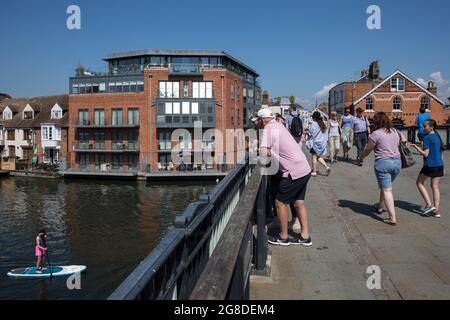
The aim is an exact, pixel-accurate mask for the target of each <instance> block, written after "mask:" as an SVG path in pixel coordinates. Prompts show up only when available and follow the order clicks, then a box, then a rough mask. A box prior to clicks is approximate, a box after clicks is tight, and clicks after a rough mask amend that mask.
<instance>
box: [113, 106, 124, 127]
mask: <svg viewBox="0 0 450 320" xmlns="http://www.w3.org/2000/svg"><path fill="white" fill-rule="evenodd" d="M111 124H112V125H113V126H121V125H122V109H119V108H115V109H112V121H111Z"/></svg>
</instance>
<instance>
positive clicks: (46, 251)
mask: <svg viewBox="0 0 450 320" xmlns="http://www.w3.org/2000/svg"><path fill="white" fill-rule="evenodd" d="M43 242H44V247H45V248H47V243H46V241H45V239H44V240H43ZM45 256H46V258H47V265H48V267H49V269H50V280H51V279H53V272H52V266H51V265H50V258H49V257H48V248H47V250H45Z"/></svg>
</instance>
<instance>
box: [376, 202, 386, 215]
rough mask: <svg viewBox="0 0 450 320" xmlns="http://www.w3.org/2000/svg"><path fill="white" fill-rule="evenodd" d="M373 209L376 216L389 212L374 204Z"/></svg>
mask: <svg viewBox="0 0 450 320" xmlns="http://www.w3.org/2000/svg"><path fill="white" fill-rule="evenodd" d="M373 209H374V210H375V213H376V214H383V212H387V210H385V209H380V208H379V207H378V206H377V204H374V205H373Z"/></svg>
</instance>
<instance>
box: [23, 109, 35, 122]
mask: <svg viewBox="0 0 450 320" xmlns="http://www.w3.org/2000/svg"><path fill="white" fill-rule="evenodd" d="M23 119H24V120H31V119H33V111H24V112H23Z"/></svg>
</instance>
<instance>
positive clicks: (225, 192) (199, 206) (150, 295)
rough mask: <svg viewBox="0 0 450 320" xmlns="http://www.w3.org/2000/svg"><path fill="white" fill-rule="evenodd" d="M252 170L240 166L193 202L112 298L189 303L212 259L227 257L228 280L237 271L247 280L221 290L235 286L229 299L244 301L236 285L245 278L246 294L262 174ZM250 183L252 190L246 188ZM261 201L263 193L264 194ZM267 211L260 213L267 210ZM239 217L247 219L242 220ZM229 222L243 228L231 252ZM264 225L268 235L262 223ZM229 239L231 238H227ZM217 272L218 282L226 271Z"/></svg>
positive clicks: (261, 239) (243, 294)
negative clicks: (241, 272) (236, 298)
mask: <svg viewBox="0 0 450 320" xmlns="http://www.w3.org/2000/svg"><path fill="white" fill-rule="evenodd" d="M254 170H255V166H254V165H249V164H245V165H244V164H241V165H237V166H236V167H235V168H234V169H233V170H232V171H231V172H230V173H229V174H228V175H227V176H226V177H225V178H224V179H223V180H222V181H221V182H220V183H219V184H218V185H217V186H216V187H215V188H214V189H213V190H212V191H211V192H210V193H209V194H203V195H201V196H200V198H199V201H197V202H194V203H191V204H190V205H189V206H188V207H187V208H186V209H185V210H184V212H183V213H182V214H181V215H179V216H177V218H176V220H175V226H174V228H173V229H172V230H170V231H169V233H168V234H167V235H166V236H165V237H164V238H163V239H162V240H161V242H160V243H159V244H158V246H157V247H156V248H155V249H154V250H153V251H152V252H151V253H150V254H149V256H148V257H147V258H146V259H145V260H144V261H142V262H141V263H140V265H139V266H138V267H137V268H136V269H135V270H134V271H133V272H132V273H131V274H130V275H129V276H128V277H127V278H126V279H125V280H124V281H123V282H122V284H121V285H120V286H119V287H118V288H117V289H116V290H115V291H114V292H113V293H112V294H111V296H110V297H109V299H110V300H131V299H143V300H145V299H178V300H180V299H188V298H189V297H190V296H191V294H192V293H193V292H194V290H195V289H196V286H197V281H198V279H199V278H201V276H202V273H203V272H204V270H205V268H206V267H209V268H211V267H210V266H209V265H210V264H209V260H210V259H212V258H213V257H216V258H215V259H216V260H217V257H218V256H220V255H223V254H226V255H229V256H230V257H231V259H230V260H227V261H226V263H224V265H227V267H228V269H227V270H228V272H227V275H229V271H230V270H231V273H232V274H233V270H234V269H235V268H238V269H239V270H242V271H243V272H244V274H245V277H244V278H241V277H240V276H238V277H235V280H234V281H231V280H230V281H228V282H227V283H226V288H224V289H223V290H226V291H228V288H230V286H235V287H236V289H237V291H236V290H231V291H230V292H233V294H232V295H231V296H230V297H234V296H242V297H246V296H247V295H246V294H245V292H244V291H242V290H239V288H241V289H242V286H236V283H238V282H239V281H240V280H239V279H243V281H242V282H245V283H243V284H242V283H241V284H242V285H243V286H244V287H245V288H246V289H245V290H248V279H249V277H248V276H249V270H250V264H249V255H248V253H249V252H251V254H250V259H251V257H253V254H252V253H253V235H252V232H251V228H250V224H249V223H250V222H249V218H250V217H251V216H252V214H254V213H255V212H256V207H257V205H256V200H255V199H256V197H257V194H258V192H256V191H258V189H259V186H260V184H261V181H262V178H261V176H260V175H258V174H256V175H253V174H252V173H253V172H254ZM258 170H259V169H258ZM258 172H259V171H258ZM250 180H251V186H253V187H251V188H249V189H247V188H246V186H247V184H248V185H250V182H249V181H250ZM255 188H256V189H255ZM262 196H264V193H261V197H262ZM242 197H243V198H242ZM241 198H242V199H241ZM259 201H261V199H259ZM245 203H247V205H245ZM264 209H265V208H262V210H263V211H264ZM263 211H262V212H263ZM241 218H246V219H247V220H240V219H241ZM238 220H239V221H238ZM231 223H232V225H236V224H239V227H238V228H236V230H234V235H235V236H236V238H234V239H233V248H227V246H226V244H225V245H224V243H223V237H227V233H228V232H229V230H230V224H231ZM261 223H262V226H261V228H262V230H264V226H263V224H264V222H261ZM243 231H244V233H243ZM229 237H230V236H229V235H228V237H227V238H229ZM258 239H260V241H265V240H263V239H264V237H262V236H261V237H259V236H258ZM264 245H265V246H266V247H267V242H266V241H265V243H261V246H262V247H264ZM228 251H229V252H228ZM260 254H262V255H264V254H267V251H265V253H264V250H261V252H260ZM233 257H234V258H233ZM260 260H264V264H265V259H264V257H261V258H260ZM242 262H243V263H242ZM216 272H217V274H218V275H219V277H220V275H221V274H222V273H221V272H222V270H216ZM228 278H229V277H228ZM202 283H204V282H202ZM247 292H248V291H247Z"/></svg>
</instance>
